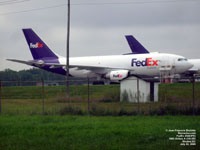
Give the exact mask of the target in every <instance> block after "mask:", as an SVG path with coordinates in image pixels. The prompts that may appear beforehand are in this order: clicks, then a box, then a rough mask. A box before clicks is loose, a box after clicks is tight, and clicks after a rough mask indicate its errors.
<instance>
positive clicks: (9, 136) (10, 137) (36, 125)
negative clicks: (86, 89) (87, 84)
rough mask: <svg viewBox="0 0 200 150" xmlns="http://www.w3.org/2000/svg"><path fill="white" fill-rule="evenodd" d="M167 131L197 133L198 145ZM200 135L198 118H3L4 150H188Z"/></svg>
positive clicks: (0, 121)
mask: <svg viewBox="0 0 200 150" xmlns="http://www.w3.org/2000/svg"><path fill="white" fill-rule="evenodd" d="M166 129H195V130H196V134H197V139H196V144H197V145H196V146H180V143H181V141H170V140H169V138H170V137H175V136H176V134H177V133H176V132H173V133H169V132H166ZM199 134H200V117H199V116H196V117H193V116H135V117H127V116H123V117H87V116H39V115H34V116H26V115H12V116H9V115H2V116H0V149H1V150H27V149H28V150H47V149H53V150H57V149H58V150H62V149H63V150H66V149H70V150H73V149H74V150H80V149H81V150H84V149H85V150H86V149H87V150H88V149H91V150H94V149H95V150H98V149H99V150H100V149H101V150H102V149H108V150H120V149H123V150H125V149H148V150H155V149H162V150H168V149H176V150H186V149H187V150H189V149H198V148H199V147H200V138H199Z"/></svg>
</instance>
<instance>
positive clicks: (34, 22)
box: [0, 0, 200, 70]
mask: <svg viewBox="0 0 200 150" xmlns="http://www.w3.org/2000/svg"><path fill="white" fill-rule="evenodd" d="M5 1H8V0H0V70H4V69H6V68H10V69H13V70H21V69H27V68H30V67H28V66H26V65H23V64H18V63H14V62H8V61H6V60H5V59H7V58H15V59H22V60H31V59H32V56H31V53H30V51H29V48H28V45H27V44H26V41H25V38H24V36H23V33H22V30H21V29H22V28H32V29H33V30H34V31H35V32H36V33H37V34H38V35H39V36H40V37H41V38H42V40H43V41H45V43H46V44H47V45H48V46H49V47H50V48H51V49H52V50H53V51H55V52H56V53H58V54H60V55H63V56H65V54H66V33H67V31H66V20H67V17H66V16H67V15H66V12H67V10H66V9H67V6H66V5H63V6H62V4H66V1H67V0H42V1H41V0H14V1H21V3H15V4H8V5H5V4H6V3H5ZM11 1H13V0H11ZM126 2H127V3H126ZM71 3H72V4H73V5H72V7H71V39H70V56H71V57H76V56H93V55H95V56H96V55H97V56H98V55H113V54H123V53H128V52H130V49H129V46H128V44H127V42H126V40H125V38H124V35H127V34H128V35H130V34H131V35H134V36H135V37H136V39H137V40H139V41H140V42H141V43H142V44H143V45H144V47H146V48H147V49H148V50H149V51H151V52H155V51H159V52H167V53H174V54H178V55H182V56H185V57H187V58H200V55H199V54H200V38H199V36H200V16H199V14H200V0H71ZM88 3H90V4H88ZM91 3H100V4H102V5H91ZM106 3H109V4H106ZM119 3H126V4H119ZM74 4H76V5H74ZM77 4H78V5H77ZM83 4H86V5H83ZM57 5H61V7H55V8H49V9H41V10H37V11H29V12H24V13H12V14H7V13H10V12H21V11H25V10H32V9H38V8H45V7H51V6H57Z"/></svg>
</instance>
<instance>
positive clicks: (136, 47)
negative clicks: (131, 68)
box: [125, 35, 149, 54]
mask: <svg viewBox="0 0 200 150" xmlns="http://www.w3.org/2000/svg"><path fill="white" fill-rule="evenodd" d="M125 37H126V40H127V42H128V44H129V46H130V48H131V51H132V53H133V54H145V53H149V51H148V50H147V49H146V48H144V47H143V46H142V45H141V44H140V43H139V42H138V41H137V40H136V39H135V38H134V37H133V36H132V35H126V36H125Z"/></svg>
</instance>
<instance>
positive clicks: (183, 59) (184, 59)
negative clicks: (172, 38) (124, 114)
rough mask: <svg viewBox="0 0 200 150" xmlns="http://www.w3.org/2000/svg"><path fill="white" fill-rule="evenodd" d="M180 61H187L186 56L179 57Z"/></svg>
mask: <svg viewBox="0 0 200 150" xmlns="http://www.w3.org/2000/svg"><path fill="white" fill-rule="evenodd" d="M178 61H187V59H186V58H179V59H178Z"/></svg>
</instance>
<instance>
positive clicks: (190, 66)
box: [185, 62, 194, 69]
mask: <svg viewBox="0 0 200 150" xmlns="http://www.w3.org/2000/svg"><path fill="white" fill-rule="evenodd" d="M185 66H186V67H187V69H190V68H192V67H193V66H194V65H193V64H192V63H191V62H187V64H186V65H185Z"/></svg>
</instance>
